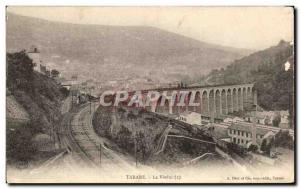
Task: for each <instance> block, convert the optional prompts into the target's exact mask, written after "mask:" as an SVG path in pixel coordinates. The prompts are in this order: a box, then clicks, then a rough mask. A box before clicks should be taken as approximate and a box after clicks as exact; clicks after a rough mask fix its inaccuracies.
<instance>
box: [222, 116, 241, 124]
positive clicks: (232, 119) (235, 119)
mask: <svg viewBox="0 0 300 189" xmlns="http://www.w3.org/2000/svg"><path fill="white" fill-rule="evenodd" d="M240 121H244V120H243V119H242V118H239V117H227V118H225V119H224V120H223V122H224V123H237V122H240Z"/></svg>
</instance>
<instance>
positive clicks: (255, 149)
mask: <svg viewBox="0 0 300 189" xmlns="http://www.w3.org/2000/svg"><path fill="white" fill-rule="evenodd" d="M257 150H258V146H257V145H255V144H251V145H250V146H249V148H248V151H250V152H257Z"/></svg>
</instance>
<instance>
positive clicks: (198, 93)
mask: <svg viewBox="0 0 300 189" xmlns="http://www.w3.org/2000/svg"><path fill="white" fill-rule="evenodd" d="M253 85H254V84H239V85H218V86H195V87H185V88H160V89H151V90H144V91H142V95H143V98H146V97H145V95H146V94H147V92H148V91H158V92H160V94H161V95H160V97H159V98H158V100H157V101H155V102H152V103H151V105H150V106H148V107H144V108H146V109H147V110H149V111H152V112H158V113H168V114H180V113H181V112H184V111H194V112H197V113H200V114H202V115H204V116H211V114H212V113H213V114H214V115H215V116H218V115H227V114H230V113H233V112H238V111H244V110H249V109H251V108H252V107H253V105H254V103H255V101H256V91H255V90H254V88H253ZM174 91H177V94H176V97H175V98H176V99H175V103H174V105H173V106H172V103H171V99H168V97H170V96H171V95H172V93H173V92H174ZM180 91H187V93H188V95H186V99H185V102H184V103H185V104H184V105H183V106H177V104H178V102H179V98H180V93H179V92H180ZM162 92H165V93H164V94H162ZM131 93H134V92H131ZM192 94H194V97H193V98H194V102H195V103H198V104H199V105H198V106H189V104H188V102H189V100H190V98H192ZM164 96H165V98H164ZM163 98H164V99H165V100H164V104H163V105H161V100H162V99H163Z"/></svg>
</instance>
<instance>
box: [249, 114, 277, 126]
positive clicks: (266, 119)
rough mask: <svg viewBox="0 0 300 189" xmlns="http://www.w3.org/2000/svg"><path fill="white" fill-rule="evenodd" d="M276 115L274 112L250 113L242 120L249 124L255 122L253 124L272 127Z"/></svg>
mask: <svg viewBox="0 0 300 189" xmlns="http://www.w3.org/2000/svg"><path fill="white" fill-rule="evenodd" d="M276 115H277V114H276V112H274V111H256V112H255V111H252V112H249V113H247V114H246V115H245V116H244V120H245V121H247V122H251V123H253V121H254V120H256V121H255V122H256V123H258V124H262V125H272V124H273V120H274V118H275V117H276Z"/></svg>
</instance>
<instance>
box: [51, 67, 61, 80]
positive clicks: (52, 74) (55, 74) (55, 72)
mask: <svg viewBox="0 0 300 189" xmlns="http://www.w3.org/2000/svg"><path fill="white" fill-rule="evenodd" d="M59 74H60V73H59V71H57V70H56V69H53V70H51V77H53V78H55V77H58V76H59Z"/></svg>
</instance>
